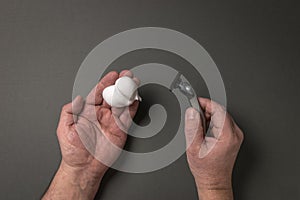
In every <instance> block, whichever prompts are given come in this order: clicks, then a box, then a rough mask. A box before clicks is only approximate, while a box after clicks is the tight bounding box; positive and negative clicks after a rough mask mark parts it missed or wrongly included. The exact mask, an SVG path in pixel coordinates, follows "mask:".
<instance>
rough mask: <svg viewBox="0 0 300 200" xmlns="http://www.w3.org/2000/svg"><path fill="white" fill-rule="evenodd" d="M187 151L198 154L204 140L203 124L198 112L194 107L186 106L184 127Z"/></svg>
mask: <svg viewBox="0 0 300 200" xmlns="http://www.w3.org/2000/svg"><path fill="white" fill-rule="evenodd" d="M184 132H185V137H186V146H187V151H189V152H190V153H193V154H195V155H196V154H198V153H199V150H200V146H201V144H202V142H203V140H204V132H203V126H202V122H201V118H200V114H199V112H198V111H196V110H195V109H194V108H192V107H191V108H188V109H187V110H186V112H185V127H184Z"/></svg>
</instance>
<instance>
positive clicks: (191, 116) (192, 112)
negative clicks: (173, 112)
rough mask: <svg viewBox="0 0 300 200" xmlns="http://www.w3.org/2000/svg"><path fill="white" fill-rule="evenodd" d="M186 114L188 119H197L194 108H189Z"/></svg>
mask: <svg viewBox="0 0 300 200" xmlns="http://www.w3.org/2000/svg"><path fill="white" fill-rule="evenodd" d="M186 114H187V118H188V119H195V117H196V114H197V112H196V111H195V110H194V109H193V108H189V109H188V110H187V113H186Z"/></svg>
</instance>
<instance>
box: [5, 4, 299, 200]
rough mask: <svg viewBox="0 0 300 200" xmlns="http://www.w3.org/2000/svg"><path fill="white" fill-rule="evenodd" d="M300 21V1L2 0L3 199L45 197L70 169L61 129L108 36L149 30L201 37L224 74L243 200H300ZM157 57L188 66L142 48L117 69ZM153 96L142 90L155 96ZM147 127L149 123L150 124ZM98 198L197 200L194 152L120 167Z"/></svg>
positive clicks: (155, 143) (160, 138)
mask: <svg viewBox="0 0 300 200" xmlns="http://www.w3.org/2000/svg"><path fill="white" fill-rule="evenodd" d="M299 13H300V12H299V3H298V1H258V0H257V1H214V0H211V1H167V0H163V1H162V0H152V1H150V0H149V1H141V0H135V1H114V0H107V1H81V0H76V1H75V0H49V1H41V0H30V1H16V0H1V1H0V91H1V105H0V113H1V114H0V127H1V130H0V162H1V165H0V169H1V170H0V176H1V179H0V199H39V198H40V197H41V195H42V194H43V192H44V191H45V189H46V188H47V186H48V184H49V182H50V180H51V178H52V176H53V174H54V173H55V170H56V168H57V166H58V164H59V161H60V153H59V146H58V142H57V139H56V134H55V130H56V125H57V122H58V117H59V113H60V108H61V106H62V105H63V104H65V103H67V102H69V101H70V100H71V95H72V87H73V82H74V79H75V75H76V72H77V70H78V68H79V66H80V64H81V62H82V61H83V59H84V58H85V57H86V55H87V54H88V53H89V52H90V51H91V50H92V49H93V47H94V46H96V45H97V44H98V43H100V42H101V41H103V40H104V39H106V38H108V37H110V36H112V35H114V34H116V33H119V32H121V31H124V30H127V29H130V28H135V27H141V26H159V27H166V28H171V29H175V30H178V31H180V32H183V33H185V34H187V35H189V36H191V37H192V38H194V39H195V40H197V41H198V42H199V43H200V44H201V45H203V47H204V48H205V49H206V50H207V51H208V52H209V53H210V55H211V56H212V58H213V59H214V61H215V62H216V64H217V66H218V67H219V70H220V72H221V74H222V76H223V79H224V83H225V86H226V91H227V95H228V109H229V111H230V113H231V114H232V115H233V116H234V118H235V119H236V121H237V123H238V124H239V125H240V126H241V127H242V129H243V130H244V132H245V141H244V144H243V146H242V149H241V151H240V154H239V157H238V160H237V163H236V166H235V170H234V178H233V179H234V191H235V195H236V199H248V200H253V199H274V200H278V199H299V198H300V182H299V180H298V179H299V171H298V170H299V168H300V159H299V154H298V151H299V144H298V143H299V140H300V134H299V128H298V127H299V116H298V113H299V111H300V110H299V106H298V103H299V102H300V95H299V89H298V87H299V85H300V80H299V78H298V77H299V75H300V68H299V64H300V62H299V52H300V50H299V44H300V43H299V35H300V30H299V21H300V20H299V18H300V14H299ZM148 61H152V62H153V61H156V62H162V63H165V64H169V65H173V66H185V65H187V63H185V61H183V60H180V59H178V58H176V56H174V55H171V54H168V53H166V52H159V51H148V52H143V51H142V52H135V53H131V54H130V55H128V57H127V58H125V56H124V57H121V58H120V59H118V60H117V61H116V62H115V63H114V66H112V67H111V68H112V69H113V68H115V69H118V70H120V69H122V68H125V67H130V65H131V64H134V63H135V64H136V63H143V62H148ZM185 69H186V70H184V71H183V72H184V73H185V74H187V75H188V76H190V77H189V78H190V79H191V82H192V83H193V85H194V86H195V85H196V86H195V88H196V89H197V92H198V94H199V95H201V96H207V92H206V89H205V87H204V86H203V84H202V83H201V80H200V79H198V78H196V77H193V73H191V72H192V71H190V69H189V68H188V67H186V68H185ZM199 80H200V81H199ZM153 88H154V87H152V89H151V88H150V89H149V88H148V90H147V88H144V90H143V91H142V92H143V93H144V95H145V96H147V95H148V96H150V97H151V95H149V92H150V91H151V90H153ZM154 89H155V88H154ZM158 90H159V91H160V90H162V91H161V92H162V93H163V92H164V91H163V89H161V88H158ZM169 97H170V98H171V96H170V95H169ZM169 97H166V98H167V99H168V98H169ZM153 98H154V99H155V97H153ZM156 100H157V101H164V100H162V99H156ZM156 100H153V102H156ZM153 102H148V103H153ZM146 103H147V102H146ZM146 103H144V105H143V106H144V108H146V107H147V105H146ZM162 103H163V102H162ZM173 104H174V105H175V106H176V102H171V103H170V105H173ZM137 120H138V121H142V122H143V121H146V122H143V123H147V116H143V115H139V116H138V119H137ZM168 120H171V121H172V118H170V119H168ZM171 129H172V126H169V128H166V129H164V130H163V131H162V133H160V134H158V135H157V136H156V137H155V138H152V139H148V140H145V141H141V140H136V141H135V139H132V138H131V139H130V140H129V143H130V145H128V146H127V148H129V149H131V148H132V149H133V150H134V151H138V152H139V151H148V150H151V148H159V147H161V145H163V144H165V143H166V142H168V141H169V140H170V138H172V137H171V136H170V133H169V134H167V133H168V132H172V130H171ZM163 133H165V134H163ZM96 199H110V200H113V199H145V200H146V199H196V190H195V186H194V182H193V179H192V176H191V174H190V172H189V170H188V167H187V164H186V159H185V156H184V155H183V156H182V157H181V158H180V159H179V160H177V161H176V162H175V163H173V164H172V165H170V166H168V167H166V168H164V169H161V170H159V171H155V172H151V173H147V174H128V173H121V172H116V171H114V170H110V171H109V172H108V173H107V175H106V176H105V179H104V181H103V184H102V186H101V188H100V191H99V192H98V194H97V197H96Z"/></svg>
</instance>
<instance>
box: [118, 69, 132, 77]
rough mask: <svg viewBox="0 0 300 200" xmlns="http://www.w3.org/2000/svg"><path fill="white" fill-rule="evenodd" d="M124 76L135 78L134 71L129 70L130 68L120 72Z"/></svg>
mask: <svg viewBox="0 0 300 200" xmlns="http://www.w3.org/2000/svg"><path fill="white" fill-rule="evenodd" d="M123 76H128V77H130V78H133V73H132V72H131V71H129V70H127V69H126V70H123V71H121V72H120V76H119V77H120V78H121V77H123Z"/></svg>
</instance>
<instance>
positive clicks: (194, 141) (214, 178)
mask: <svg viewBox="0 0 300 200" xmlns="http://www.w3.org/2000/svg"><path fill="white" fill-rule="evenodd" d="M199 102H200V105H201V107H202V109H203V110H204V114H205V117H206V120H207V121H208V122H210V127H209V131H210V134H211V135H210V136H205V131H204V130H203V126H202V124H201V120H200V115H199V113H198V112H197V111H196V110H195V109H193V108H189V109H187V111H186V122H185V134H186V141H187V147H188V148H187V152H186V153H187V160H188V164H189V167H190V169H191V172H192V174H193V176H194V178H195V182H196V185H197V189H198V195H199V198H201V199H204V200H209V199H214V200H218V199H222V200H227V199H228V200H229V199H233V194H232V185H231V176H232V170H233V166H234V163H235V160H236V157H237V154H238V151H239V148H240V145H241V143H242V141H243V132H242V131H241V129H240V128H239V127H238V126H237V125H236V124H235V122H234V121H233V119H232V118H231V116H230V115H229V114H228V113H227V112H226V110H225V109H224V108H223V107H222V106H221V105H219V104H217V103H215V102H212V101H211V100H209V99H204V98H199Z"/></svg>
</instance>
